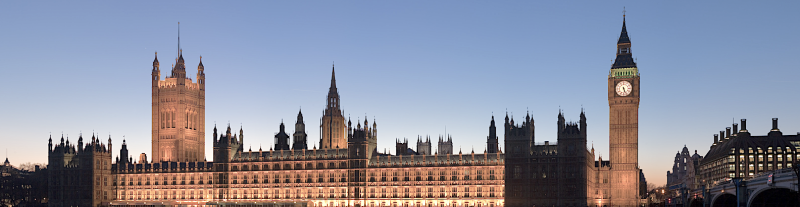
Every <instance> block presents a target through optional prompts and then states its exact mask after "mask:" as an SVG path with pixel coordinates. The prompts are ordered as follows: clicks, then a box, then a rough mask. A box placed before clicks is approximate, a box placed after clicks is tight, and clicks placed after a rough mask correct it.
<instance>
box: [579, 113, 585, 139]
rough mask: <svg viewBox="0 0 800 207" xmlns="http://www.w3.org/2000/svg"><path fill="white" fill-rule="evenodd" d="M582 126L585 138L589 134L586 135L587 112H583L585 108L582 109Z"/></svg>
mask: <svg viewBox="0 0 800 207" xmlns="http://www.w3.org/2000/svg"><path fill="white" fill-rule="evenodd" d="M580 127H581V136H582V137H583V138H587V136H586V113H584V112H583V109H581V121H580Z"/></svg>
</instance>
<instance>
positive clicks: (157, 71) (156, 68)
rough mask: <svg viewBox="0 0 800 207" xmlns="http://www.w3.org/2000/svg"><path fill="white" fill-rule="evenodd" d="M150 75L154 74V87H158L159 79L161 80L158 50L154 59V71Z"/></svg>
mask: <svg viewBox="0 0 800 207" xmlns="http://www.w3.org/2000/svg"><path fill="white" fill-rule="evenodd" d="M150 75H151V76H153V79H152V80H151V81H152V82H153V87H158V81H159V80H161V69H159V64H158V52H156V57H155V59H154V60H153V71H152V72H151V74H150Z"/></svg>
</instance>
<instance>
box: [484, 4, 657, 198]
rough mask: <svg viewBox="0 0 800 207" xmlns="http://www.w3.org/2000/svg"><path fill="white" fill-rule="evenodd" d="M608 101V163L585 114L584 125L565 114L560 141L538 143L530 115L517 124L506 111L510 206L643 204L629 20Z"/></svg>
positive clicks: (635, 70) (635, 71)
mask: <svg viewBox="0 0 800 207" xmlns="http://www.w3.org/2000/svg"><path fill="white" fill-rule="evenodd" d="M608 104H609V111H610V114H609V146H610V148H611V150H610V155H611V156H610V160H608V161H603V159H602V157H600V160H597V161H595V160H594V157H595V154H594V148H592V149H591V150H587V149H586V140H587V138H586V116H585V114H584V113H583V112H581V114H580V121H579V122H578V123H566V122H565V121H564V117H563V114H562V113H561V112H559V115H558V129H557V130H558V143H557V144H555V143H553V144H551V143H549V142H545V143H544V144H536V143H535V136H534V132H535V127H534V123H533V122H534V121H533V119H531V118H530V116H526V117H525V120H524V121H523V122H522V124H521V125H516V124H515V123H514V120H513V119H511V120H509V118H508V115H506V120H505V146H506V149H507V150H508V151H507V152H506V163H505V167H506V169H507V174H508V176H507V177H506V186H505V187H506V188H505V190H506V191H505V192H506V205H508V206H638V204H639V202H640V195H639V194H640V193H639V188H640V187H641V186H640V185H639V183H640V179H642V178H641V177H640V169H639V165H638V136H639V135H638V117H639V114H638V111H639V72H638V68H637V67H636V63H635V62H634V60H633V57H632V54H631V42H630V38H629V37H628V32H627V29H626V26H625V21H624V20H623V23H622V32H621V34H620V38H619V40H618V41H617V57H616V60H615V61H614V64H613V65H612V67H611V70H610V71H609V76H608ZM492 125H494V124H492ZM490 138H491V135H490ZM487 143H488V144H489V145H492V144H493V143H494V142H493V141H492V140H489V141H487ZM490 147H491V146H490Z"/></svg>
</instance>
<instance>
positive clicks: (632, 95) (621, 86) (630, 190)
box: [608, 17, 640, 206]
mask: <svg viewBox="0 0 800 207" xmlns="http://www.w3.org/2000/svg"><path fill="white" fill-rule="evenodd" d="M639 95H640V93H639V69H638V68H637V67H636V62H634V59H633V57H632V54H631V41H630V38H628V30H627V29H626V28H625V20H624V17H623V20H622V32H621V34H620V37H619V40H618V41H617V58H616V60H614V65H612V66H611V71H609V74H608V107H609V130H608V133H609V134H608V139H609V147H610V148H611V150H610V152H611V153H610V154H611V157H610V160H609V161H610V162H611V174H612V175H613V176H612V177H611V179H610V184H611V191H612V192H611V203H610V205H612V206H637V205H638V201H639Z"/></svg>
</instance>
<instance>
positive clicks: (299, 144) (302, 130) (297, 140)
mask: <svg viewBox="0 0 800 207" xmlns="http://www.w3.org/2000/svg"><path fill="white" fill-rule="evenodd" d="M292 136H293V140H292V149H293V150H301V149H308V142H307V139H306V137H307V136H308V135H307V134H306V124H305V121H304V120H303V111H302V110H300V112H298V113H297V121H296V122H295V123H294V134H292Z"/></svg>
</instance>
